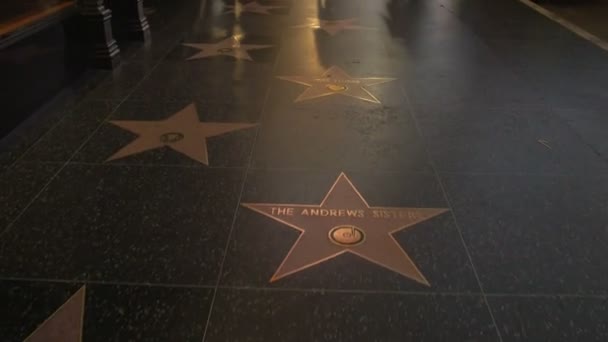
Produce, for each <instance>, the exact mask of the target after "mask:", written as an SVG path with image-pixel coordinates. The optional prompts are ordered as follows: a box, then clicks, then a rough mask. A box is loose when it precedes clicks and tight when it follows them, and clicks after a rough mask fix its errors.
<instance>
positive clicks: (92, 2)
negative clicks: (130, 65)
mask: <svg viewBox="0 0 608 342" xmlns="http://www.w3.org/2000/svg"><path fill="white" fill-rule="evenodd" d="M123 1H124V0H123ZM79 12H80V24H81V25H82V30H83V32H81V33H82V34H81V37H82V39H83V42H84V44H85V45H86V46H87V47H88V49H89V58H90V61H91V63H92V64H93V66H95V67H99V68H114V67H116V66H117V65H118V64H120V49H119V48H118V45H117V44H116V40H115V39H114V36H113V34H112V11H110V9H108V8H107V7H106V6H105V4H104V0H80V2H79Z"/></svg>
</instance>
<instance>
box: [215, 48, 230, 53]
mask: <svg viewBox="0 0 608 342" xmlns="http://www.w3.org/2000/svg"><path fill="white" fill-rule="evenodd" d="M232 51H234V49H233V48H221V49H218V50H217V52H219V53H231V52H232Z"/></svg>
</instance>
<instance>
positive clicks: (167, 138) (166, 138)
mask: <svg viewBox="0 0 608 342" xmlns="http://www.w3.org/2000/svg"><path fill="white" fill-rule="evenodd" d="M182 139H184V135H183V134H181V133H176V132H169V133H165V134H163V135H161V136H160V141H161V142H162V143H163V144H171V143H174V142H178V141H180V140H182Z"/></svg>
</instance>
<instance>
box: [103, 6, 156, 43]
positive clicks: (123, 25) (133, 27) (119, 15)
mask: <svg viewBox="0 0 608 342" xmlns="http://www.w3.org/2000/svg"><path fill="white" fill-rule="evenodd" d="M110 6H111V8H112V11H113V12H114V15H115V16H116V18H115V19H116V20H115V21H114V22H115V24H116V26H115V27H114V28H115V29H116V30H117V31H119V32H117V33H118V34H119V35H120V36H121V37H125V38H127V39H130V40H137V41H142V42H145V41H148V40H149V39H150V25H149V24H148V19H147V18H146V15H145V14H144V1H143V0H111V1H110Z"/></svg>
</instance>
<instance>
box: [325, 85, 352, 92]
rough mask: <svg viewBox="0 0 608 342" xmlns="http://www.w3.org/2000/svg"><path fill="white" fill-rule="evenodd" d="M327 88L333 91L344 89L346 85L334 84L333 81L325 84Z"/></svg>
mask: <svg viewBox="0 0 608 342" xmlns="http://www.w3.org/2000/svg"><path fill="white" fill-rule="evenodd" d="M326 87H327V89H329V90H331V91H333V92H336V93H338V92H341V91H345V90H346V89H348V87H346V86H345V85H343V84H335V83H330V84H328V85H327V86H326Z"/></svg>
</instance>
